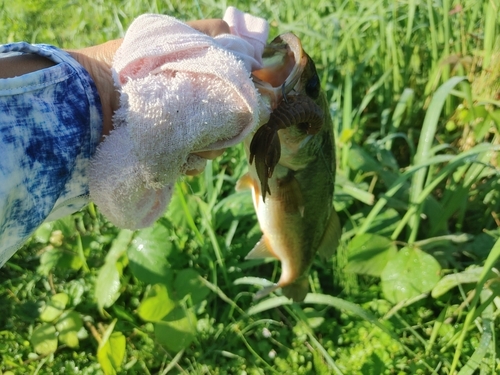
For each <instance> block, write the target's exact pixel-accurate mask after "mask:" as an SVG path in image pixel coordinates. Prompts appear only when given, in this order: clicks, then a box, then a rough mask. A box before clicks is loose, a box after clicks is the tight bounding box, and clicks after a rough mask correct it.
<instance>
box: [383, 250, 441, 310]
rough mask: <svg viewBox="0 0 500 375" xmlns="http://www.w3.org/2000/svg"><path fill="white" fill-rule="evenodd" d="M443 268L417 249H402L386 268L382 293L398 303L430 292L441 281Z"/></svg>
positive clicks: (432, 258)
mask: <svg viewBox="0 0 500 375" xmlns="http://www.w3.org/2000/svg"><path fill="white" fill-rule="evenodd" d="M440 271H441V267H440V265H439V263H438V262H437V260H436V259H435V258H434V257H433V256H431V255H429V254H426V253H424V252H423V251H422V250H420V249H417V248H409V247H404V248H402V249H401V250H400V251H399V252H398V254H397V255H396V256H395V257H394V258H393V259H391V260H389V262H387V265H386V266H385V268H384V270H383V272H382V274H381V276H380V277H381V279H382V292H383V293H384V296H385V298H386V299H387V300H388V301H390V302H392V303H398V302H401V301H403V300H407V299H410V298H412V297H416V296H418V295H419V294H422V293H425V292H428V291H430V290H431V289H432V288H433V287H434V286H435V285H436V284H437V282H438V281H439V279H440V275H439V273H440Z"/></svg>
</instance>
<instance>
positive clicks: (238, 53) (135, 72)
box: [90, 7, 269, 229]
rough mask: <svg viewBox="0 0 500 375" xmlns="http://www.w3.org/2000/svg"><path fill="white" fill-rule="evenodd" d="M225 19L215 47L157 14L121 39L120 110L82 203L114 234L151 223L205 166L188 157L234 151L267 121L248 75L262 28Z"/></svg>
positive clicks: (234, 13) (231, 11) (262, 39)
mask: <svg viewBox="0 0 500 375" xmlns="http://www.w3.org/2000/svg"><path fill="white" fill-rule="evenodd" d="M224 20H226V22H227V23H228V24H229V26H230V29H231V34H223V35H219V36H216V37H215V38H212V37H210V36H207V35H205V34H203V33H201V32H199V31H197V30H195V29H193V28H191V27H189V26H188V25H186V24H185V23H183V22H180V21H179V20H177V19H175V18H172V17H169V16H165V15H153V14H147V15H143V16H140V17H139V18H137V19H136V20H135V21H134V22H133V23H132V25H130V27H129V29H128V30H127V33H126V35H125V38H124V40H123V43H122V45H121V47H120V48H119V49H118V51H117V53H116V55H115V58H114V62H113V76H114V79H115V84H116V87H117V89H118V90H119V91H120V108H119V110H118V111H117V112H116V113H115V115H114V118H113V123H114V130H113V131H112V132H111V134H110V135H109V136H108V137H106V139H105V140H104V141H103V142H102V143H101V144H100V145H99V147H98V149H97V152H96V154H95V156H94V158H93V160H92V162H91V168H90V194H91V199H92V200H93V201H94V202H95V203H96V204H97V205H98V206H99V207H100V209H101V211H102V212H103V213H104V215H106V216H107V218H108V219H109V220H110V221H111V222H113V223H114V224H115V225H117V226H119V227H122V228H129V229H136V228H142V227H146V226H149V225H150V224H152V223H153V222H154V221H155V220H156V219H157V218H158V217H159V216H161V215H162V214H163V212H164V211H165V209H166V207H167V205H168V203H169V201H170V199H171V196H172V191H173V186H174V184H175V181H176V179H177V178H178V177H179V176H180V175H181V174H182V173H184V172H186V171H187V170H191V169H201V168H202V167H203V166H204V163H205V160H204V159H202V158H200V157H197V156H195V155H193V153H194V152H199V151H208V150H217V149H221V148H226V147H230V146H233V145H235V144H236V143H238V142H240V141H242V140H243V139H244V138H245V137H246V136H247V135H248V134H249V133H250V132H252V131H253V130H255V129H256V128H257V127H258V125H259V124H261V123H262V122H263V121H266V120H267V118H268V116H269V113H268V112H269V110H268V109H267V106H266V105H264V104H263V102H262V100H261V98H260V95H259V93H258V92H257V90H256V89H255V87H254V84H253V83H252V80H251V78H250V73H251V72H252V71H253V70H255V69H258V68H260V67H261V63H262V60H261V56H262V52H263V49H264V46H265V43H266V40H267V36H268V24H267V22H266V21H265V20H263V19H262V18H258V17H254V16H251V15H249V14H246V13H242V12H240V11H239V10H237V9H236V8H234V7H229V8H228V9H227V11H226V14H225V16H224Z"/></svg>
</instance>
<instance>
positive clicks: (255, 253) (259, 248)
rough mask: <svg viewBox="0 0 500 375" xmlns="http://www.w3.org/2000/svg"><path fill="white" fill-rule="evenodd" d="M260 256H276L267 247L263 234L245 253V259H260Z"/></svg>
mask: <svg viewBox="0 0 500 375" xmlns="http://www.w3.org/2000/svg"><path fill="white" fill-rule="evenodd" d="M262 258H276V255H274V254H273V252H272V251H271V250H270V249H269V248H268V246H267V244H266V239H265V237H264V236H262V238H261V239H260V240H259V242H257V243H256V244H255V246H254V247H253V249H252V250H250V252H249V253H248V254H247V256H246V257H245V259H262Z"/></svg>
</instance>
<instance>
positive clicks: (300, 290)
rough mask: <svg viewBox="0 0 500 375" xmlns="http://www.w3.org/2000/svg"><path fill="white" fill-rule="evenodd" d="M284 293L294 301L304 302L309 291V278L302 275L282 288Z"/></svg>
mask: <svg viewBox="0 0 500 375" xmlns="http://www.w3.org/2000/svg"><path fill="white" fill-rule="evenodd" d="M282 290H283V295H285V296H286V297H288V298H291V299H293V300H294V302H302V301H304V299H305V298H306V295H307V293H308V292H309V280H308V279H307V276H302V277H300V278H298V279H297V280H295V281H294V282H293V283H291V284H288V285H286V286H284V287H283V288H282Z"/></svg>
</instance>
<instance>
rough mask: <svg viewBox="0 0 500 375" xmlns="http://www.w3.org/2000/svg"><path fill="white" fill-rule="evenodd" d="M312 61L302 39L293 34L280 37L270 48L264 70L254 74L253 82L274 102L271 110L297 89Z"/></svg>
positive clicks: (265, 58)
mask: <svg viewBox="0 0 500 375" xmlns="http://www.w3.org/2000/svg"><path fill="white" fill-rule="evenodd" d="M308 59H309V57H308V56H307V54H306V53H305V52H304V50H303V48H302V43H301V41H300V39H299V38H298V37H297V36H296V35H294V34H292V33H286V34H282V35H279V36H277V37H276V38H274V40H273V41H272V42H271V43H269V44H267V45H266V47H265V48H264V53H263V55H262V61H263V66H264V67H263V68H262V69H259V70H255V71H253V72H252V78H253V81H254V84H255V87H256V88H257V90H258V91H259V92H260V94H261V95H263V96H264V97H268V98H270V100H271V109H275V108H276V107H277V105H278V104H279V103H280V102H281V100H282V99H283V98H285V97H286V95H287V94H288V93H290V91H292V90H293V89H294V88H295V85H296V84H297V82H298V81H299V79H300V77H301V75H302V72H303V71H304V68H305V66H306V65H307V62H308Z"/></svg>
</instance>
